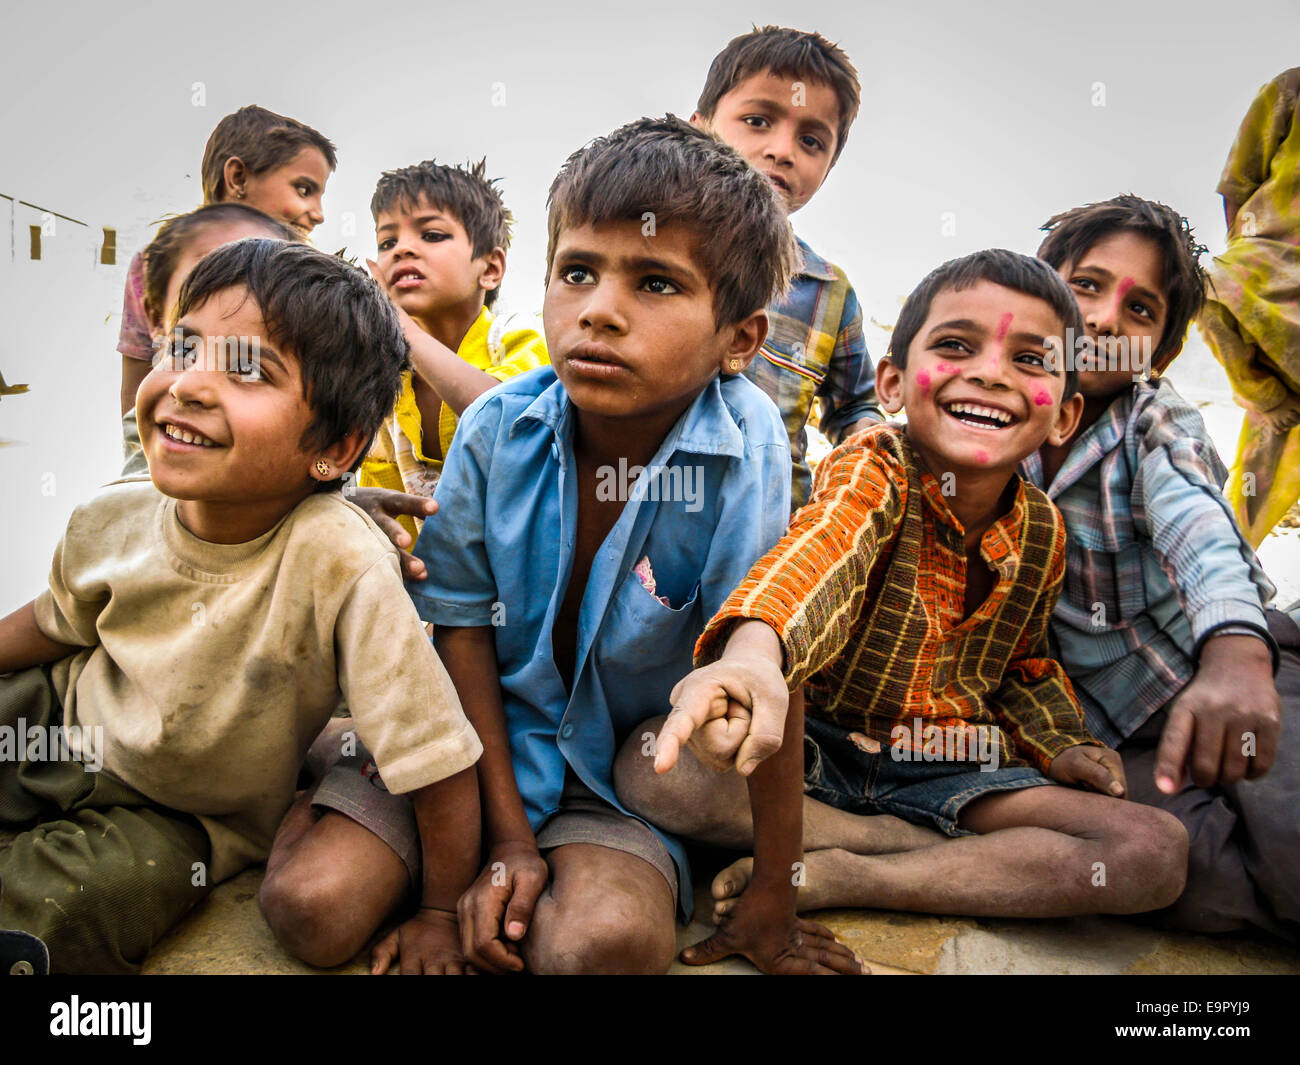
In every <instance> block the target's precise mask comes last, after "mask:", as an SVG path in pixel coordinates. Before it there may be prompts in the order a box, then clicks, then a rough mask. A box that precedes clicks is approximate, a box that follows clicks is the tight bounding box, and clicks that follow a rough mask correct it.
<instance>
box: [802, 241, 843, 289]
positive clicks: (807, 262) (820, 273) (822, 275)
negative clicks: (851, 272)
mask: <svg viewBox="0 0 1300 1065" xmlns="http://www.w3.org/2000/svg"><path fill="white" fill-rule="evenodd" d="M794 239H795V240H796V241H797V242H798V244H799V251H800V253H801V254H802V255H803V262H802V263H801V264H800V266H799V269H798V271H797V273H798V275H799V276H800V277H812V278H816V279H817V280H818V281H834V280H835V271H834V270H833V269H831V264H830V263H828V262H827V261H826V260H825V259H823V258H822V257H821V256H820V255H818V254H817V253H816V252H815V251H813V250H812V248H810V247H808V245H807V244H806V243H804V241H803V239H802V238H800V237H795V238H794Z"/></svg>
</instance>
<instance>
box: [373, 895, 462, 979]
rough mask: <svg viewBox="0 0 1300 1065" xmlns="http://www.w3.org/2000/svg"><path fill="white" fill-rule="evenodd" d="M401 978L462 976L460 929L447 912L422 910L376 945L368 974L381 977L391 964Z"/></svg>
mask: <svg viewBox="0 0 1300 1065" xmlns="http://www.w3.org/2000/svg"><path fill="white" fill-rule="evenodd" d="M399 959H400V961H401V973H402V975H403V976H420V975H421V974H423V975H425V976H460V975H462V974H463V973H464V972H465V955H464V954H463V953H462V952H461V942H460V926H459V924H458V922H457V921H456V915H455V914H454V913H451V912H450V911H448V910H433V909H421V910H419V911H418V912H417V913H416V915H415V916H414V917H412V918H411V919H410V920H409V921H407V922H405V923H404V924H402V925H399V926H398V927H397V928H394V929H393V930H392V931H391V932H389V933H388V935H386V936H385V937H384V938H383V939H381V940H380V941H379V942H378V943H377V944H375V949H374V950H373V951H371V953H370V973H371V975H372V976H383V975H384V973H386V972H388V968H389V966H390V965H392V964H393V962H394V961H398V960H399Z"/></svg>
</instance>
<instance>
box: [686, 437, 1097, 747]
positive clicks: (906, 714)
mask: <svg viewBox="0 0 1300 1065" xmlns="http://www.w3.org/2000/svg"><path fill="white" fill-rule="evenodd" d="M905 433H906V430H905V428H903V427H902V426H897V425H882V426H879V427H874V428H871V429H867V430H866V431H864V432H861V433H857V434H855V435H854V436H853V437H851V438H850V439H849V440H848V441H847V442H846V443H845V444H844V445H843V446H841V447H839V448H837V449H836V450H835V451H834V452H832V453H831V454H830V455H829V456H827V457H826V458H825V459H824V460H822V462H821V463H820V464H819V465H818V468H817V483H816V487H815V489H814V493H813V498H812V501H811V502H810V503H809V504H808V505H807V506H806V507H804V508H803V509H802V510H801V511H799V513H798V514H796V515H795V518H794V521H793V522H792V524H791V526H790V531H789V532H788V533H787V534H786V536H785V537H784V538H783V539H782V540H781V542H780V543H778V544H777V545H776V547H774V548H773V549H772V550H771V551H770V552H768V554H767V555H765V556H764V557H763V558H762V559H761V560H760V561H759V562H758V563H757V564H755V566H754V568H753V569H752V570H750V572H749V576H748V577H746V578H745V580H744V582H743V583H742V584H741V585H740V587H739V588H737V589H736V590H735V591H734V592H733V593H732V594H731V596H730V597H729V598H728V600H727V602H726V603H725V604H724V605H723V607H722V609H721V610H720V611H719V612H718V614H717V615H716V616H715V617H714V618H713V620H712V621H711V622H710V623H709V625H708V627H707V628H706V629H705V630H704V634H703V635H702V636H701V637H700V640H699V643H698V644H697V645H696V649H695V654H696V664H697V665H698V664H702V663H704V662H707V661H710V660H712V659H714V658H716V657H718V656H719V655H720V654H721V653H722V650H723V647H724V646H725V643H726V638H727V636H728V635H729V634H730V632H731V629H732V627H733V625H734V623H735V622H736V621H737V620H739V619H742V618H755V619H758V620H761V621H765V622H767V624H769V625H771V626H772V628H773V629H774V630H776V632H777V634H778V635H779V636H780V638H781V645H782V648H783V649H784V652H785V667H784V672H785V678H786V681H787V683H788V684H789V685H790V686H791V687H792V688H793V687H794V686H796V685H798V684H803V685H805V696H806V698H807V700H808V713H810V714H813V715H815V716H817V717H820V718H825V719H829V720H831V721H834V722H835V723H836V724H838V725H840V726H842V727H846V728H853V729H861V730H862V731H863V732H865V733H866V734H867V735H868V736H869V737H871V738H872V739H875V740H878V741H879V742H880V743H881V744H882V746H883V745H885V744H889V743H890V742H891V731H892V730H893V728H894V726H896V725H898V724H899V723H905V724H907V725H909V726H910V725H911V724H912V722H913V720H914V719H916V718H920V719H921V721H922V722H923V723H924V726H929V725H934V726H936V727H938V728H939V729H946V728H963V727H966V728H969V727H970V726H973V725H974V726H986V727H990V728H991V729H992V731H993V735H994V737H995V738H996V741H997V743H998V747H999V762H1000V764H1003V765H1024V764H1026V763H1029V764H1031V765H1033V766H1035V767H1036V768H1038V769H1039V770H1040V771H1041V772H1043V773H1046V772H1047V769H1048V767H1049V766H1050V765H1051V762H1052V760H1053V759H1054V758H1055V757H1056V756H1057V755H1058V754H1060V753H1061V752H1062V751H1065V750H1067V749H1069V748H1070V747H1074V746H1078V745H1079V744H1096V742H1097V741H1096V740H1095V739H1094V738H1093V737H1092V736H1090V735H1089V734H1088V732H1087V731H1086V729H1085V727H1084V723H1083V714H1082V712H1081V710H1080V708H1079V704H1078V702H1077V701H1076V700H1075V698H1074V693H1073V691H1072V690H1071V687H1070V682H1069V681H1068V680H1067V679H1066V676H1065V672H1064V671H1063V670H1062V669H1061V667H1060V665H1059V664H1058V663H1056V662H1054V661H1052V660H1051V659H1050V658H1049V657H1048V653H1047V648H1048V633H1047V629H1048V622H1049V619H1050V618H1051V614H1052V606H1053V604H1054V603H1055V601H1056V596H1057V593H1058V591H1059V590H1060V584H1061V579H1062V577H1063V575H1064V572H1065V525H1064V523H1063V522H1062V520H1061V516H1060V514H1059V513H1058V511H1057V510H1056V508H1055V507H1054V506H1052V504H1051V503H1050V502H1049V501H1048V500H1047V497H1046V496H1045V495H1044V494H1043V493H1042V492H1040V491H1039V490H1038V489H1037V488H1034V487H1033V486H1032V485H1028V484H1026V483H1024V482H1023V481H1021V480H1019V478H1017V482H1016V495H1015V500H1014V502H1013V503H1012V505H1011V508H1010V510H1009V511H1008V512H1007V513H1006V514H1005V515H1003V516H1002V517H1001V518H999V519H998V520H997V521H995V522H994V523H993V524H992V525H991V526H990V527H989V528H988V530H987V531H986V532H985V533H984V536H983V537H982V539H981V541H980V555H981V557H982V558H983V559H984V561H985V562H986V563H987V564H988V566H989V567H990V568H991V569H992V570H993V571H994V573H995V575H996V582H995V584H994V588H993V591H992V592H991V593H990V595H989V597H988V598H987V599H986V600H985V601H984V602H983V603H982V604H980V606H979V607H978V608H977V609H976V610H975V612H974V613H973V614H971V616H970V617H968V618H965V619H964V620H963V614H964V612H965V595H966V547H965V540H964V537H965V533H964V531H963V529H962V526H961V523H960V522H959V521H958V520H957V518H956V517H954V515H953V513H952V511H951V510H950V509H949V507H948V504H947V502H946V501H945V499H944V497H943V493H942V491H941V489H940V486H939V483H938V482H937V481H936V480H935V478H934V477H933V476H932V475H931V474H930V473H929V471H927V470H924V469H922V468H921V467H920V464H919V460H918V459H917V456H916V454H915V452H914V451H913V450H912V448H911V445H910V444H909V443H908V441H907V439H906V435H905ZM916 731H919V732H921V733H924V732H925V731H928V729H926V728H922V729H920V730H916ZM912 745H913V746H914V742H913V744H912Z"/></svg>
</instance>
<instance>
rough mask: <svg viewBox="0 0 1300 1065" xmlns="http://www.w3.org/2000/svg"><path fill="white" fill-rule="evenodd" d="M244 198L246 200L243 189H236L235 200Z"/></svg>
mask: <svg viewBox="0 0 1300 1065" xmlns="http://www.w3.org/2000/svg"><path fill="white" fill-rule="evenodd" d="M243 198H244V190H243V189H235V199H237V200H242V199H243Z"/></svg>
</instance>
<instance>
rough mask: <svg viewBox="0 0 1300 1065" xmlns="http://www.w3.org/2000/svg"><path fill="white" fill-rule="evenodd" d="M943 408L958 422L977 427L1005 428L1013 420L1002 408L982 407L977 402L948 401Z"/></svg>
mask: <svg viewBox="0 0 1300 1065" xmlns="http://www.w3.org/2000/svg"><path fill="white" fill-rule="evenodd" d="M943 409H944V410H946V411H947V412H948V413H949V414H951V415H952V416H953V417H954V418H956V419H957V420H958V421H959V422H964V423H965V424H967V425H973V426H975V427H976V428H977V429H1005V428H1006V427H1007V426H1008V425H1010V424H1011V423H1012V422H1014V421H1015V418H1013V417H1012V416H1011V415H1010V414H1008V413H1007V412H1006V411H1004V410H998V409H997V408H996V407H984V406H981V405H979V404H978V403H948V404H946V405H945V406H944V408H943Z"/></svg>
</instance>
